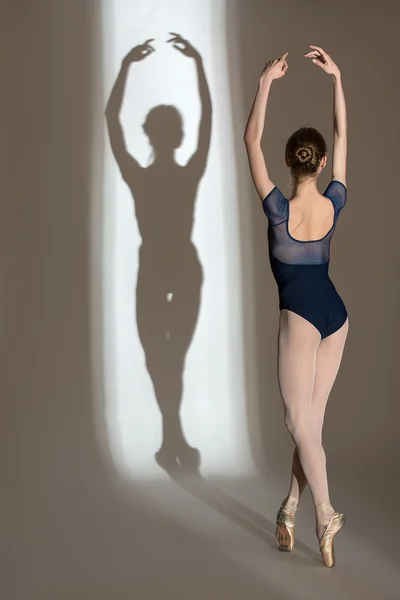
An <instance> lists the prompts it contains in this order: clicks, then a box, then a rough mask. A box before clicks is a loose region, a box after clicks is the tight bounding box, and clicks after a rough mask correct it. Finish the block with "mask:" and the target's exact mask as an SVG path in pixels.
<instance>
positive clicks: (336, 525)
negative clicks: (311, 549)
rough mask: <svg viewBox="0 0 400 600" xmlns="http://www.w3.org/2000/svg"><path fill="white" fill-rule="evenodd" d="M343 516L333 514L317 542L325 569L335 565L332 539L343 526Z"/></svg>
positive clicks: (341, 514)
mask: <svg viewBox="0 0 400 600" xmlns="http://www.w3.org/2000/svg"><path fill="white" fill-rule="evenodd" d="M344 521H345V519H344V514H343V513H337V512H334V513H333V515H332V516H331V518H330V520H329V523H328V525H327V527H326V529H325V531H324V533H323V535H322V537H321V540H320V542H319V548H320V551H321V556H322V562H323V563H324V565H325V566H326V567H333V566H334V564H335V546H334V537H335V535H336V534H337V533H338V531H340V530H341V528H342V527H343V525H344Z"/></svg>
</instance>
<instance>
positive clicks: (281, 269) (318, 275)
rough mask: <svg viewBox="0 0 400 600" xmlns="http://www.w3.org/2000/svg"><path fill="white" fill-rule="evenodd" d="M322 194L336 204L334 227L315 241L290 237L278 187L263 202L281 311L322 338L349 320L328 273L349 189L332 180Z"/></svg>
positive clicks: (284, 203)
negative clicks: (301, 320)
mask: <svg viewBox="0 0 400 600" xmlns="http://www.w3.org/2000/svg"><path fill="white" fill-rule="evenodd" d="M323 195H324V196H325V197H326V198H329V200H331V202H332V204H333V208H334V219H333V225H332V227H331V229H330V230H329V231H328V233H327V234H326V235H325V236H324V237H323V238H321V239H319V240H312V241H300V240H296V239H294V238H293V237H292V236H291V235H290V233H289V200H287V199H286V198H285V197H284V195H283V194H282V193H281V192H280V190H279V189H278V188H277V187H276V186H275V187H274V188H273V189H272V191H271V192H270V193H269V194H268V195H267V196H266V197H265V198H264V200H263V203H262V206H263V209H264V213H265V214H266V216H267V218H268V247H269V259H270V264H271V269H272V273H273V275H274V277H275V280H276V282H277V284H278V292H279V309H280V310H283V309H287V310H290V311H292V312H294V313H297V314H298V315H300V316H301V317H303V318H304V319H306V320H307V321H309V322H310V323H312V325H314V327H316V328H317V329H318V331H319V332H320V334H321V338H322V339H324V338H326V337H328V336H329V335H331V334H332V333H334V332H335V331H337V330H338V329H340V327H342V325H344V323H345V321H346V319H347V310H346V307H345V305H344V303H343V301H342V299H341V297H340V296H339V294H338V293H337V291H336V288H335V286H334V285H333V283H332V280H331V279H330V277H329V274H328V270H329V260H330V244H331V239H332V236H333V234H334V231H335V229H336V223H337V220H338V217H339V213H340V211H341V210H342V208H343V207H344V205H345V203H346V198H347V189H346V187H345V186H344V185H343V183H341V182H340V181H336V180H333V181H331V182H330V183H329V185H328V187H327V188H326V190H325V192H324V194H323Z"/></svg>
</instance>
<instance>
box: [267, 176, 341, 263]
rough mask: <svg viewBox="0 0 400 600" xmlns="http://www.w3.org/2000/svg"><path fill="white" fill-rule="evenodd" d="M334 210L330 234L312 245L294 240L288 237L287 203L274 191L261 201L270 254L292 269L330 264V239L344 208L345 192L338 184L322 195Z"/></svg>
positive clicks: (328, 188) (274, 189)
mask: <svg viewBox="0 0 400 600" xmlns="http://www.w3.org/2000/svg"><path fill="white" fill-rule="evenodd" d="M323 195H324V196H325V197H326V198H329V200H331V202H332V204H333V207H334V221H333V225H332V228H331V230H330V231H328V233H327V234H326V235H325V236H324V237H323V238H321V239H320V240H315V241H306V242H304V241H299V240H295V239H293V238H292V237H291V235H290V234H289V227H288V218H289V201H288V200H287V199H286V198H285V196H284V195H283V194H282V192H281V191H280V190H279V189H278V188H277V187H274V188H273V190H272V191H271V192H270V193H269V194H268V196H266V197H265V198H264V200H263V203H262V206H263V209H264V213H265V214H266V216H267V218H268V223H269V227H268V240H269V251H270V253H271V254H272V256H274V257H275V258H277V259H278V260H280V261H281V262H283V263H287V264H291V265H315V264H322V263H326V262H328V261H329V256H330V254H329V250H330V243H331V239H332V235H333V233H334V231H335V228H336V223H337V219H338V216H339V213H340V211H341V210H342V208H343V207H344V205H345V204H346V198H347V189H346V187H345V186H344V185H343V183H341V182H340V181H336V180H333V181H331V182H330V183H329V185H328V187H327V188H326V190H325V192H324V194H323Z"/></svg>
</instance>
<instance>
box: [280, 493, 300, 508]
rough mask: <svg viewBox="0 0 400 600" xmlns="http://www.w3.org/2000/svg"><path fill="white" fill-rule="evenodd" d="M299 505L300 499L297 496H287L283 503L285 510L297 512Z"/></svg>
mask: <svg viewBox="0 0 400 600" xmlns="http://www.w3.org/2000/svg"><path fill="white" fill-rule="evenodd" d="M298 504H299V498H297V497H296V496H290V495H289V496H287V497H286V498H285V500H284V502H283V508H286V509H287V510H290V511H291V512H295V511H296V510H297V507H298Z"/></svg>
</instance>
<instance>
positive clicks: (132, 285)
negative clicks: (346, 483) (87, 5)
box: [103, 0, 252, 477]
mask: <svg viewBox="0 0 400 600" xmlns="http://www.w3.org/2000/svg"><path fill="white" fill-rule="evenodd" d="M103 5H104V7H103V33H104V65H105V74H104V77H105V79H104V105H105V106H106V104H107V101H108V99H109V97H110V93H111V90H112V89H113V86H114V84H116V80H117V77H118V74H119V73H122V74H121V76H120V77H121V80H123V79H124V77H125V76H126V85H125V88H124V93H123V103H122V107H121V110H120V112H119V113H118V97H117V99H116V101H115V102H114V100H115V98H114V100H113V102H112V106H111V108H110V113H108V117H109V120H110V125H109V129H110V131H111V134H110V137H112V138H113V140H110V137H109V133H108V131H107V133H106V157H105V172H104V181H105V184H104V232H103V233H104V244H103V247H104V256H103V265H104V271H103V293H104V335H105V339H104V348H105V350H104V351H105V356H104V364H105V382H106V389H105V396H106V421H107V427H108V432H109V442H110V448H111V451H112V455H113V457H114V461H115V463H116V465H117V466H118V468H119V469H122V470H123V471H124V472H125V473H129V474H130V475H131V476H133V477H136V476H139V475H140V476H154V475H157V473H161V471H160V468H159V466H158V465H157V464H156V462H155V460H154V454H155V452H156V451H157V450H158V449H159V448H160V446H163V452H164V455H165V457H168V453H169V454H173V452H174V444H175V445H176V447H179V448H181V449H182V448H183V449H184V446H185V443H187V445H188V446H187V447H186V450H185V452H186V451H187V452H188V453H186V456H187V457H189V455H190V447H194V448H197V449H198V450H199V451H200V454H201V463H202V472H203V473H205V474H214V473H219V474H220V473H223V474H226V475H240V474H243V473H245V472H246V473H248V472H249V470H250V469H251V465H252V461H251V458H250V450H249V443H248V434H247V423H246V418H247V417H246V398H245V384H244V367H243V352H244V348H243V340H242V327H243V324H242V309H241V301H242V300H241V294H242V289H241V280H240V246H239V244H240V237H239V223H238V211H237V203H238V200H239V199H238V198H237V190H236V189H235V177H234V176H233V173H234V170H235V162H234V149H233V132H232V127H231V122H232V121H231V119H232V116H231V113H230V98H229V79H228V72H227V64H228V62H227V56H226V39H225V29H224V19H225V1H223V0H220V1H217V2H216V1H215V0H205V1H204V2H201V3H199V2H195V1H194V0H192V1H188V0H170V1H169V2H164V3H161V2H149V1H148V0H147V1H144V0H129V2H128V1H127V0H113V1H111V0H104V2H103ZM169 32H174V33H178V34H180V35H181V36H183V38H184V39H186V40H188V41H189V43H190V44H189V46H187V45H185V44H183V45H182V44H181V45H180V46H178V48H176V47H175V48H174V47H173V43H167V40H168V39H171V35H169ZM153 38H154V41H153V42H151V45H152V47H153V48H154V52H150V53H149V55H148V56H146V57H145V58H144V59H143V60H139V61H136V60H134V61H133V62H131V61H130V64H129V67H127V68H126V70H125V69H124V67H123V68H122V71H121V64H122V61H123V58H124V57H125V56H127V54H128V53H129V52H130V51H131V50H132V48H133V47H136V46H137V45H138V44H142V43H143V42H145V41H146V40H148V39H153ZM179 48H180V49H181V50H182V49H185V50H186V51H185V52H181V51H180V50H179ZM196 52H197V53H198V54H199V56H197V54H196ZM131 58H132V56H131ZM127 60H128V59H127ZM201 65H202V66H203V67H204V73H205V80H202V74H201V71H202V67H201ZM121 80H120V81H119V83H121ZM118 85H119V84H118V83H117V87H118ZM207 87H208V89H209V91H210V95H211V111H210V109H209V108H207V106H208V105H207V92H206V89H207ZM114 89H115V88H114ZM116 96H118V90H117V91H116ZM160 106H161V108H158V109H157V110H156V111H153V112H152V113H150V111H151V110H152V109H154V108H155V107H160ZM162 107H164V108H162ZM171 107H172V108H171ZM118 114H119V116H120V123H121V126H122V132H123V136H124V138H121V136H119V135H118ZM211 115H212V119H211V123H212V126H211V142H210V145H209V148H208V147H207V126H208V124H209V117H211ZM180 118H181V120H182V125H180ZM144 123H146V126H145V130H144V129H143V124H144ZM180 127H181V129H182V130H183V131H181V133H182V132H183V138H182V143H181V145H180V147H179V148H178V149H177V150H176V152H175V156H174V154H173V152H172V150H173V146H174V144H175V145H177V143H178V142H177V139H178V138H179V132H180ZM199 127H200V136H199ZM202 127H203V129H202ZM124 140H125V150H124ZM110 141H113V151H112V150H111V144H110ZM199 148H200V149H199ZM196 151H198V152H197V154H198V156H197V155H196ZM204 154H205V156H204ZM129 155H131V156H132V157H134V160H133V161H132V160H131V159H130V158H129ZM193 155H195V157H194V158H193V159H192V162H190V163H188V161H189V160H190V159H191V157H193ZM205 158H206V162H205ZM153 160H154V164H153V165H152V167H151V168H149V169H148V170H146V171H144V168H146V167H148V166H149V165H150V164H151V163H152V161H153ZM118 161H119V167H118V164H117V162H118ZM136 161H137V162H136ZM174 161H175V162H174ZM203 163H204V165H205V171H204V174H203V169H202V165H203ZM121 171H122V173H123V174H124V176H125V181H124V180H123V177H122V176H121ZM132 196H134V199H133V197H132ZM192 212H193V218H194V225H193V230H192V235H191V240H192V242H190V222H191V214H192ZM139 250H140V252H139ZM138 281H139V284H140V285H139V287H138ZM197 305H198V308H197ZM191 331H193V337H192V338H191V342H190V341H188V338H190V335H191ZM185 347H188V349H187V352H186V351H185ZM183 357H185V365H186V366H185V369H184V372H183V395H182V398H181V427H182V431H181V432H180V425H179V421H178V419H177V407H178V406H179V397H180V391H179V381H180V379H181V374H182V366H181V365H182V360H183ZM156 396H157V397H158V402H157V400H156ZM160 409H161V410H160ZM161 411H163V413H164V419H163V418H162V415H161ZM163 420H164V427H163ZM182 435H183V436H184V440H185V441H184V440H183V439H181V438H182ZM185 452H184V450H182V453H183V454H185Z"/></svg>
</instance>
